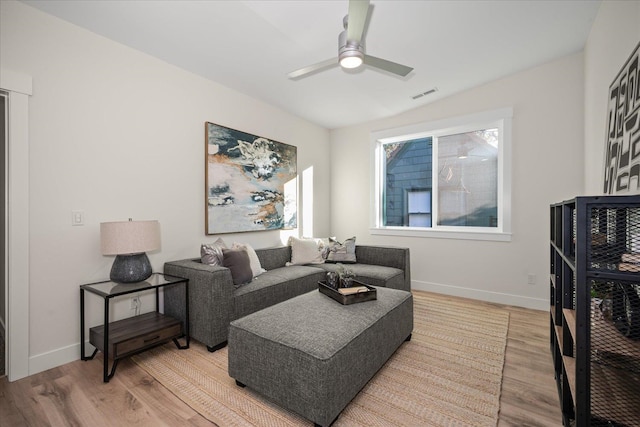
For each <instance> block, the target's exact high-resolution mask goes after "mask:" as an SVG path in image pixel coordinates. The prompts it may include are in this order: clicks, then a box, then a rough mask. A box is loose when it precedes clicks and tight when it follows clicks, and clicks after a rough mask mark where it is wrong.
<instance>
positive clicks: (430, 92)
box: [411, 87, 438, 99]
mask: <svg viewBox="0 0 640 427" xmlns="http://www.w3.org/2000/svg"><path fill="white" fill-rule="evenodd" d="M437 91H438V88H437V87H434V88H433V89H429V90H428V91H426V92H422V93H419V94H417V95H413V96H412V97H411V98H412V99H418V98H422V97H423V96H425V95H431V94H432V93H434V92H437Z"/></svg>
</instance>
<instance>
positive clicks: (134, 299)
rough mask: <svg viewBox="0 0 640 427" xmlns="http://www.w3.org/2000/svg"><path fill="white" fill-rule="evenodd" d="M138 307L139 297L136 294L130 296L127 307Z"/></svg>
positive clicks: (132, 308)
mask: <svg viewBox="0 0 640 427" xmlns="http://www.w3.org/2000/svg"><path fill="white" fill-rule="evenodd" d="M138 307H140V297H138V296H135V297H131V300H130V305H129V308H130V309H131V310H135V309H137V308H138Z"/></svg>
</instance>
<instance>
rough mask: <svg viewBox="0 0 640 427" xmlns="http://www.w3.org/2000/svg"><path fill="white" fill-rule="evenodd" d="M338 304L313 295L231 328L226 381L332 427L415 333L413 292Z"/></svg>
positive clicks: (390, 292) (379, 292) (389, 292)
mask: <svg viewBox="0 0 640 427" xmlns="http://www.w3.org/2000/svg"><path fill="white" fill-rule="evenodd" d="M377 296H378V299H377V300H375V301H367V302H361V303H357V304H352V305H341V304H340V303H338V302H336V301H334V300H333V299H331V298H329V297H328V296H326V295H323V294H321V293H320V292H318V291H317V290H316V291H312V292H309V293H307V294H304V295H300V296H298V297H295V298H292V299H290V300H287V301H284V302H281V303H280V304H276V305H274V306H272V307H269V308H266V309H264V310H261V311H258V312H256V313H253V314H250V315H248V316H246V317H243V318H241V319H238V320H235V321H233V322H231V326H230V329H229V375H230V376H231V377H233V378H235V379H236V382H237V383H238V385H240V386H245V385H246V386H248V387H250V388H251V389H253V390H255V391H257V392H258V393H260V394H262V395H264V396H265V397H267V398H268V399H270V400H272V401H273V402H275V403H277V404H278V405H280V406H282V407H284V408H287V409H290V410H291V411H293V412H296V413H298V414H300V415H302V416H303V417H305V418H307V419H309V420H312V421H313V422H314V423H315V424H316V425H320V426H328V425H330V424H331V423H332V422H333V421H334V420H335V419H336V418H337V417H338V415H339V414H340V412H341V411H342V410H343V409H344V408H345V407H346V406H347V404H349V402H350V401H351V399H353V398H354V397H355V396H356V394H358V392H359V391H360V389H362V387H364V385H365V384H366V383H367V382H368V381H369V380H370V379H371V378H372V377H373V376H374V375H375V373H376V372H377V371H378V370H379V369H380V368H381V367H382V365H384V363H385V362H386V361H387V359H388V358H389V357H390V356H391V355H392V354H393V353H394V352H395V351H396V349H397V348H398V347H399V346H400V345H401V344H402V343H403V341H405V340H408V339H410V338H411V331H412V330H413V298H412V295H411V293H410V292H406V291H400V290H396V289H387V288H377Z"/></svg>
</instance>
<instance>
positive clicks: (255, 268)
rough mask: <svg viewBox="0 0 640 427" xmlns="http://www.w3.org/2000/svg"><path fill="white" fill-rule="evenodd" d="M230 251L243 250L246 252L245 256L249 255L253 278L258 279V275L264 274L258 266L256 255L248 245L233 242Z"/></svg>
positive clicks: (260, 266)
mask: <svg viewBox="0 0 640 427" xmlns="http://www.w3.org/2000/svg"><path fill="white" fill-rule="evenodd" d="M231 248H232V249H244V250H246V251H247V255H249V263H250V264H251V272H252V273H253V277H258V276H259V275H260V274H262V273H264V272H265V271H267V270H265V269H264V268H262V265H260V259H259V258H258V254H256V251H255V250H254V249H253V248H252V247H251V245H250V244H248V243H237V242H234V243H233V245H232V246H231Z"/></svg>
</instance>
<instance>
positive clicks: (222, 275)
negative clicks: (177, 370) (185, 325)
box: [164, 259, 234, 347]
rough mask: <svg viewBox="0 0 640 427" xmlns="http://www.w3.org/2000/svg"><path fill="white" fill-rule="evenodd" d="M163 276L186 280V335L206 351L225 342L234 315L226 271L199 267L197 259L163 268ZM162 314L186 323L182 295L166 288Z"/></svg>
mask: <svg viewBox="0 0 640 427" xmlns="http://www.w3.org/2000/svg"><path fill="white" fill-rule="evenodd" d="M164 272H165V274H170V275H172V276H178V277H183V278H185V279H189V334H190V336H191V337H192V338H194V339H196V340H198V341H200V342H202V343H203V344H205V345H207V346H208V347H216V346H218V345H220V344H222V343H224V342H225V341H226V340H227V336H228V334H229V322H230V321H231V318H232V313H231V312H232V311H233V290H234V287H233V279H232V277H231V271H230V270H229V269H228V268H225V267H220V266H212V265H207V264H202V263H201V262H200V260H199V259H186V260H181V261H171V262H166V263H165V264H164ZM173 288H175V289H173ZM164 310H165V314H167V315H169V316H173V317H175V318H177V319H180V320H182V321H184V320H185V312H184V292H183V291H182V290H181V289H178V288H177V287H173V286H172V287H168V288H166V290H165V293H164Z"/></svg>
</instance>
